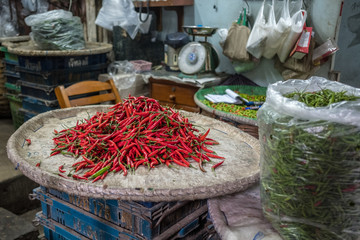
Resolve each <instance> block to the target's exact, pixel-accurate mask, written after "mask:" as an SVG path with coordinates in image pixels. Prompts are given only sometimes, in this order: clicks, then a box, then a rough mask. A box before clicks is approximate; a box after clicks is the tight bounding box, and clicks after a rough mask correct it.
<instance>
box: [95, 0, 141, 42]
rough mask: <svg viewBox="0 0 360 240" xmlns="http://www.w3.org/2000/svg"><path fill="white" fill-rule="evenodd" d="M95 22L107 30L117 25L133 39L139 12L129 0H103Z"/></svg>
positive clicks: (137, 28)
mask: <svg viewBox="0 0 360 240" xmlns="http://www.w3.org/2000/svg"><path fill="white" fill-rule="evenodd" d="M95 24H96V25H99V26H101V27H103V28H105V29H107V30H109V31H112V30H113V26H114V25H117V26H120V27H122V28H123V29H125V30H126V32H127V33H128V34H129V36H130V37H131V38H132V39H134V38H135V36H136V34H137V33H138V31H139V29H140V21H139V14H138V13H137V12H136V11H135V7H134V4H133V2H132V1H131V0H104V1H103V5H102V7H101V9H100V11H99V14H98V16H97V17H96V20H95Z"/></svg>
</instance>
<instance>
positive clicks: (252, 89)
mask: <svg viewBox="0 0 360 240" xmlns="http://www.w3.org/2000/svg"><path fill="white" fill-rule="evenodd" d="M226 89H231V90H233V91H239V92H240V93H246V94H249V95H266V90H267V89H266V88H265V87H256V86H247V85H231V86H214V87H209V88H203V89H200V90H199V91H197V92H196V94H195V96H194V100H195V103H196V104H197V105H198V106H199V107H200V108H201V110H204V111H205V112H206V114H205V115H208V116H211V117H213V118H216V119H219V120H221V121H224V122H227V123H229V124H231V125H233V126H235V127H237V128H240V129H241V130H242V131H244V132H246V133H248V134H250V135H251V136H253V137H256V138H259V134H258V127H257V119H256V118H248V117H243V116H239V115H236V114H232V113H229V112H224V111H219V110H217V109H214V108H212V107H209V106H207V105H205V104H204V103H203V102H202V100H205V95H206V94H225V90H226Z"/></svg>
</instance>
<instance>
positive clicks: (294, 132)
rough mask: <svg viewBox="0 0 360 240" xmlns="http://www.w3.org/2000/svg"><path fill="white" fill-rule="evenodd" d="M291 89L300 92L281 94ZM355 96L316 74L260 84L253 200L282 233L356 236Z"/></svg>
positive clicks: (359, 127) (359, 156) (359, 179)
mask: <svg viewBox="0 0 360 240" xmlns="http://www.w3.org/2000/svg"><path fill="white" fill-rule="evenodd" d="M294 92H298V93H301V94H302V93H305V92H306V93H307V94H304V95H303V96H302V95H301V94H298V95H297V97H294V98H289V97H285V96H289V95H292V96H293V95H294V94H292V93H294ZM313 94H317V96H315V97H314V98H312V97H313V96H312V95H313ZM300 95H301V97H303V100H302V101H304V102H301V101H299V99H300V97H299V96H300ZM340 95H342V98H339V96H340ZM349 96H352V97H349ZM359 97H360V89H357V88H353V87H350V86H347V85H344V84H341V83H338V82H333V81H329V80H327V79H324V78H320V77H312V78H310V79H309V80H288V81H286V82H277V83H274V84H272V85H270V86H269V87H268V90H267V95H266V102H265V104H264V105H263V106H262V107H261V109H260V110H259V111H258V125H259V139H260V142H261V164H260V169H261V170H260V189H261V202H262V208H263V213H264V215H265V217H266V218H267V219H268V220H269V221H270V222H271V223H272V225H273V227H274V228H275V229H276V230H277V231H278V232H279V233H280V234H281V236H282V237H283V238H284V239H291V240H293V239H299V240H314V239H319V240H324V239H326V240H327V239H329V240H330V239H331V240H337V239H345V240H353V239H354V240H355V239H359V238H360V99H359ZM326 99H327V100H326ZM338 99H341V100H338ZM310 101H311V104H312V105H314V106H318V105H320V106H321V107H313V106H311V105H310V106H309V103H310ZM321 101H328V104H319V102H320V103H321Z"/></svg>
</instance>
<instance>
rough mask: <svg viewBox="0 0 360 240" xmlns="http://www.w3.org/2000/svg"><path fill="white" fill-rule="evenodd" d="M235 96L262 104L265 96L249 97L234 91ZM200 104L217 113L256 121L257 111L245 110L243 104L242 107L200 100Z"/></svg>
mask: <svg viewBox="0 0 360 240" xmlns="http://www.w3.org/2000/svg"><path fill="white" fill-rule="evenodd" d="M235 92H236V93H237V94H239V95H240V96H241V97H243V98H245V99H247V100H249V101H251V102H264V101H265V98H266V97H265V96H263V95H249V94H244V93H239V92H238V91H235ZM201 102H202V103H204V104H205V105H206V106H209V107H211V108H214V109H216V110H218V111H222V112H226V113H232V114H235V115H238V116H242V117H246V118H251V119H256V118H257V117H256V115H257V110H251V109H246V107H248V106H246V105H245V104H243V105H236V104H229V103H212V102H210V101H208V100H201Z"/></svg>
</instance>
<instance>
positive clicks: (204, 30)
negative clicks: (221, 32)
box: [183, 26, 217, 36]
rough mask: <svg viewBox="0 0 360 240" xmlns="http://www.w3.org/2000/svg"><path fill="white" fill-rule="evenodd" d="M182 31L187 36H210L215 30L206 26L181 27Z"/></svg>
mask: <svg viewBox="0 0 360 240" xmlns="http://www.w3.org/2000/svg"><path fill="white" fill-rule="evenodd" d="M183 29H184V31H185V32H186V33H187V34H189V35H197V36H212V35H213V34H214V33H215V32H216V30H217V28H214V27H206V26H183Z"/></svg>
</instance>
